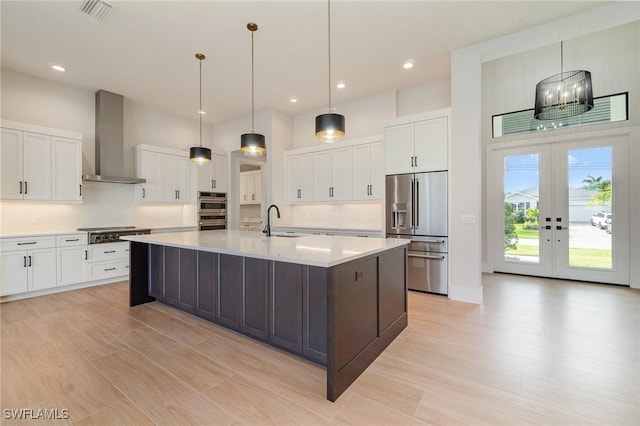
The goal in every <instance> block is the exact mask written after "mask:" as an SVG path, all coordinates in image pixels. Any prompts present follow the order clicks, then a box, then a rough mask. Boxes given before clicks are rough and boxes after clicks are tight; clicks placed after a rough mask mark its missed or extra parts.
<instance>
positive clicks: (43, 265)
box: [27, 248, 56, 291]
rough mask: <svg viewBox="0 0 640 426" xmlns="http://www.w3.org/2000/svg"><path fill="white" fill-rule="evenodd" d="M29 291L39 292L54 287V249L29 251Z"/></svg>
mask: <svg viewBox="0 0 640 426" xmlns="http://www.w3.org/2000/svg"><path fill="white" fill-rule="evenodd" d="M27 264H28V266H29V285H28V287H29V290H30V291H31V290H41V289H43V288H50V287H55V286H56V249H54V248H48V249H40V250H29V251H28V252H27Z"/></svg>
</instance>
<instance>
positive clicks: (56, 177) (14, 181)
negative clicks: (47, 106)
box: [0, 121, 82, 202]
mask: <svg viewBox="0 0 640 426" xmlns="http://www.w3.org/2000/svg"><path fill="white" fill-rule="evenodd" d="M2 125H3V126H4V127H3V128H2V140H1V141H2V147H1V150H0V156H1V158H0V163H1V164H0V165H1V168H2V171H1V179H2V184H1V187H0V190H1V194H0V198H2V199H3V200H36V201H52V200H53V201H76V202H77V201H82V187H81V185H82V135H80V134H78V133H75V132H68V131H64V130H56V129H48V128H41V127H39V126H35V125H30V124H24V123H13V122H8V121H3V122H2ZM29 130H35V131H29ZM61 135H63V136H61ZM67 136H70V137H67Z"/></svg>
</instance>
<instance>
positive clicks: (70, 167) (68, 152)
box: [51, 136, 82, 201]
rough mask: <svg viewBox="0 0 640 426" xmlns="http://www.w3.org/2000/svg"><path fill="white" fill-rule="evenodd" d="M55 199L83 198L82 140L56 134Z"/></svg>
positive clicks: (54, 142) (54, 140)
mask: <svg viewBox="0 0 640 426" xmlns="http://www.w3.org/2000/svg"><path fill="white" fill-rule="evenodd" d="M51 141H52V150H53V162H52V164H53V176H54V178H53V182H52V183H53V188H52V197H51V198H52V199H53V200H66V201H81V200H82V142H81V141H78V140H74V139H67V138H60V137H56V136H54V137H53V138H52V139H51Z"/></svg>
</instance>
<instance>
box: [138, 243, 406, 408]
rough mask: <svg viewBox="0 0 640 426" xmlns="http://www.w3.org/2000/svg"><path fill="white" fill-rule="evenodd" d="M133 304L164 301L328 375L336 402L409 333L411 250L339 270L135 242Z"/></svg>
mask: <svg viewBox="0 0 640 426" xmlns="http://www.w3.org/2000/svg"><path fill="white" fill-rule="evenodd" d="M130 256H131V258H130V268H131V269H130V280H129V296H130V298H129V305H130V306H136V305H140V304H143V303H147V302H151V301H154V300H158V301H160V302H163V303H166V304H168V305H171V306H174V307H176V308H178V309H181V310H183V311H185V312H189V313H191V314H194V315H197V316H199V317H201V318H205V319H207V320H209V321H212V322H214V323H216V324H219V325H221V326H223V327H226V328H229V329H232V330H235V331H237V332H240V333H242V334H245V335H247V336H251V337H253V338H255V339H258V340H261V341H263V342H265V343H268V344H270V345H272V346H275V347H278V348H281V349H284V350H286V351H288V352H291V353H293V354H296V355H298V356H301V357H303V358H306V359H309V360H311V361H313V362H316V363H318V364H321V365H324V366H326V368H327V399H328V400H330V401H335V400H336V399H337V398H338V397H339V396H340V395H341V394H342V393H343V392H344V391H345V390H346V389H347V388H348V387H349V386H350V385H351V383H353V382H354V381H355V380H356V378H358V376H359V375H360V374H361V373H362V372H363V371H364V370H365V369H366V368H367V367H368V366H369V365H370V364H371V363H372V362H373V360H375V359H376V358H377V357H378V355H380V353H382V351H383V350H384V349H385V348H386V347H387V346H388V345H389V344H390V343H391V342H392V341H393V339H395V338H396V337H397V336H398V335H399V334H400V332H401V331H402V330H403V329H404V328H405V327H406V326H407V285H406V282H407V279H406V277H407V275H406V274H407V272H406V246H400V247H396V248H392V249H389V250H386V251H383V252H380V253H377V254H373V255H369V256H366V257H362V258H360V259H356V260H352V261H349V262H346V263H341V264H339V265H336V266H331V267H326V268H325V267H319V266H310V265H304V264H297V263H288V262H280V261H274V260H266V259H258V258H253V257H244V256H236V255H230V254H222V253H215V252H211V251H201V250H195V249H188V248H179V247H172V246H165V245H159V244H149V243H142V242H136V241H131V250H130Z"/></svg>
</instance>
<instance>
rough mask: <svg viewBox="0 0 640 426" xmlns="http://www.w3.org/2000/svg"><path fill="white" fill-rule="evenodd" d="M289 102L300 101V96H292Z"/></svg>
mask: <svg viewBox="0 0 640 426" xmlns="http://www.w3.org/2000/svg"><path fill="white" fill-rule="evenodd" d="M289 102H291V103H292V104H295V103H298V98H296V97H295V96H292V97H290V98H289Z"/></svg>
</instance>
